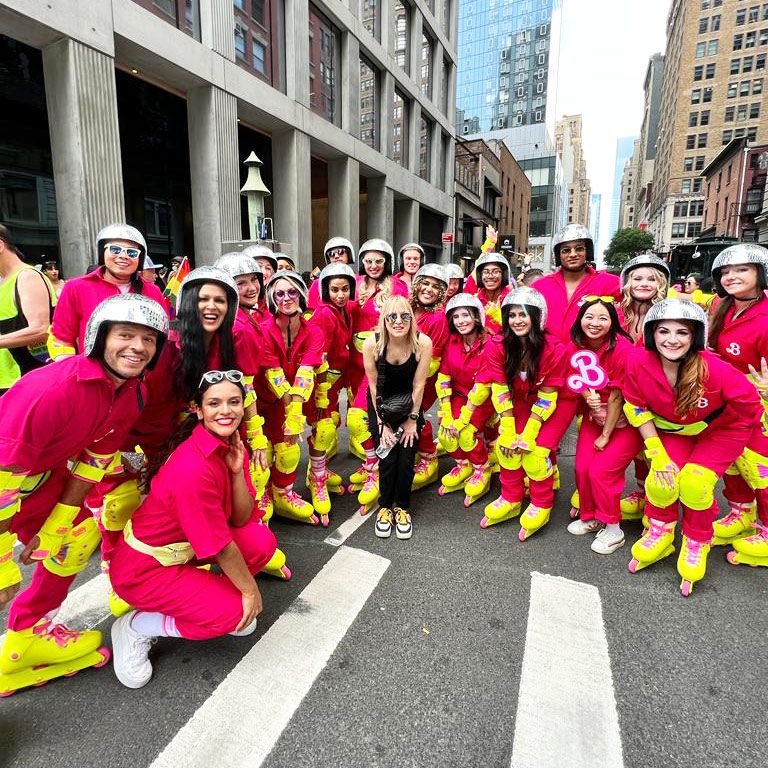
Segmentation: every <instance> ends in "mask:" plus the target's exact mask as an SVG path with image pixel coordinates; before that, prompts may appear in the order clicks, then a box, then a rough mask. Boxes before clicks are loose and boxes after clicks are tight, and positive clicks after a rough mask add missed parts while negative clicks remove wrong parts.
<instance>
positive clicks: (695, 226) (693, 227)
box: [687, 221, 701, 238]
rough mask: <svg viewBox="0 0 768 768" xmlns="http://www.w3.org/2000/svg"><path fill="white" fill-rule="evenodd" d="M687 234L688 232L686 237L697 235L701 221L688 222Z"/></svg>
mask: <svg viewBox="0 0 768 768" xmlns="http://www.w3.org/2000/svg"><path fill="white" fill-rule="evenodd" d="M687 234H688V237H690V238H694V237H698V236H699V235H700V234H701V222H700V221H690V222H688V231H687Z"/></svg>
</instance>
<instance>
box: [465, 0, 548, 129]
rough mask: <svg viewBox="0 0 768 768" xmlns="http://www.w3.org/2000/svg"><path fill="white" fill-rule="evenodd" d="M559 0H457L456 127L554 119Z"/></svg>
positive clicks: (502, 125)
mask: <svg viewBox="0 0 768 768" xmlns="http://www.w3.org/2000/svg"><path fill="white" fill-rule="evenodd" d="M561 12H562V0H460V2H459V42H458V56H459V62H458V71H457V87H456V109H457V113H456V132H457V133H458V134H459V135H467V134H474V133H486V132H488V131H495V130H503V129H506V128H515V127H517V126H524V125H534V124H537V123H546V124H548V125H549V124H550V123H551V125H550V129H552V127H553V125H554V107H555V97H556V93H555V91H556V83H557V66H558V52H559V48H560V41H559V36H560V14H561Z"/></svg>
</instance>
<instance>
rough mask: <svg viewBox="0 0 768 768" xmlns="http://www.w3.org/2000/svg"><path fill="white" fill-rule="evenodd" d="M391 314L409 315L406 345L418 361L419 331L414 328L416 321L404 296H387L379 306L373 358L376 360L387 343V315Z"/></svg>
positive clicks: (419, 350)
mask: <svg viewBox="0 0 768 768" xmlns="http://www.w3.org/2000/svg"><path fill="white" fill-rule="evenodd" d="M393 312H397V313H400V312H408V314H410V315H411V323H410V326H409V329H408V340H407V343H408V345H409V346H410V348H411V351H412V352H413V353H414V354H415V355H416V359H417V360H418V359H419V354H420V352H421V341H420V340H419V329H418V328H417V327H416V319H415V318H414V317H413V310H412V309H411V305H410V303H409V302H408V299H406V298H405V296H389V297H388V298H387V299H386V301H384V303H383V304H382V306H381V310H380V312H379V325H378V327H377V328H376V347H375V357H376V359H377V360H378V359H379V358H380V357H381V355H382V353H383V352H384V350H385V349H386V348H387V344H388V343H389V329H388V328H387V320H386V318H387V315H389V314H392V313H393Z"/></svg>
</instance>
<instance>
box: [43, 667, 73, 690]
mask: <svg viewBox="0 0 768 768" xmlns="http://www.w3.org/2000/svg"><path fill="white" fill-rule="evenodd" d="M78 671H79V670H78ZM73 674H75V675H76V674H77V672H74V673H73ZM66 677H71V675H66ZM47 684H48V681H47V680H43V681H42V682H40V683H35V684H34V685H33V686H32V687H33V688H42V687H43V686H44V685H47Z"/></svg>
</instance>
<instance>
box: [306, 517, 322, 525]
mask: <svg viewBox="0 0 768 768" xmlns="http://www.w3.org/2000/svg"><path fill="white" fill-rule="evenodd" d="M309 522H310V523H312V525H320V518H319V517H318V516H317V515H310V516H309Z"/></svg>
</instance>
